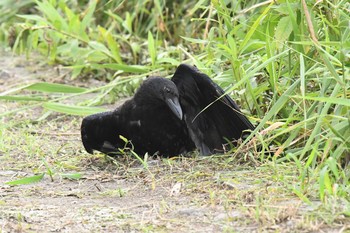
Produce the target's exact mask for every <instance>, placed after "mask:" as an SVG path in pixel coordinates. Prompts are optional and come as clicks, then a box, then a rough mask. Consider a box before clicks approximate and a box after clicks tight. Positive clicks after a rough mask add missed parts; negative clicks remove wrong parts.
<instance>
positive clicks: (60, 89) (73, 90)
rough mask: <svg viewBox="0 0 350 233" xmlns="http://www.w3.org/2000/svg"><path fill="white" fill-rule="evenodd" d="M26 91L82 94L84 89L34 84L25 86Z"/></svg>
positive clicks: (56, 84) (54, 84) (41, 83)
mask: <svg viewBox="0 0 350 233" xmlns="http://www.w3.org/2000/svg"><path fill="white" fill-rule="evenodd" d="M24 89H27V90H31V91H41V92H54V93H82V92H85V91H86V89H85V88H82V87H73V86H69V85H65V84H58V83H46V82H40V83H34V84H32V85H29V86H27V87H26V88H24Z"/></svg>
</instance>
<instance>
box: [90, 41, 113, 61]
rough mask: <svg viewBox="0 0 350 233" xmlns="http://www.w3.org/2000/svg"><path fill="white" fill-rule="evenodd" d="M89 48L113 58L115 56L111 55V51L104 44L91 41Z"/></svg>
mask: <svg viewBox="0 0 350 233" xmlns="http://www.w3.org/2000/svg"><path fill="white" fill-rule="evenodd" d="M89 46H90V47H91V48H93V49H95V50H97V51H99V52H101V53H104V54H106V55H107V56H109V57H111V58H113V55H112V53H111V51H109V49H108V48H107V47H106V46H105V45H104V44H102V43H100V42H97V41H90V42H89Z"/></svg>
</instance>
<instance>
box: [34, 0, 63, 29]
mask: <svg viewBox="0 0 350 233" xmlns="http://www.w3.org/2000/svg"><path fill="white" fill-rule="evenodd" d="M36 4H37V6H38V8H39V10H40V11H41V12H42V13H44V14H45V15H46V17H47V18H48V19H49V20H50V22H51V24H52V25H53V26H54V27H55V28H56V29H58V30H67V29H68V24H67V22H66V21H65V18H63V17H62V16H61V15H60V13H59V12H58V10H57V9H56V8H55V7H54V6H53V5H52V4H51V3H50V2H49V1H47V0H44V1H36Z"/></svg>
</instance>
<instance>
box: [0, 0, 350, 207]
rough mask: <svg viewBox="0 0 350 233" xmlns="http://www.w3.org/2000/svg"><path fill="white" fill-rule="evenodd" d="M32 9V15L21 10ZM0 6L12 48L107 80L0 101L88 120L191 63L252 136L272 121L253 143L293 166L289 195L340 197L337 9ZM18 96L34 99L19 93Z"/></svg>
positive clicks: (341, 89) (344, 14) (344, 58)
mask: <svg viewBox="0 0 350 233" xmlns="http://www.w3.org/2000/svg"><path fill="white" fill-rule="evenodd" d="M4 2H6V1H4ZM30 4H35V6H36V8H35V9H36V10H35V12H34V13H32V12H26V11H25V10H23V8H25V7H26V6H28V5H30ZM0 9H10V11H11V12H12V13H11V14H10V15H8V17H7V18H6V20H7V21H9V20H13V21H14V22H16V24H15V31H16V32H17V39H16V41H15V42H14V43H13V49H14V50H15V51H17V52H20V53H21V52H27V54H30V52H31V51H38V52H41V53H42V54H44V55H47V56H48V59H49V62H50V63H59V64H62V65H65V66H67V67H69V68H70V69H71V71H72V78H73V79H74V78H80V77H82V76H84V75H86V74H91V73H92V74H94V75H95V76H96V77H105V79H107V81H109V84H107V85H106V86H104V87H101V88H95V89H91V90H86V89H82V88H76V87H71V86H70V87H66V86H62V85H56V84H43V83H37V84H33V85H31V86H25V87H19V88H15V89H13V90H9V91H7V92H6V93H2V94H1V95H0V98H1V99H6V100H21V101H39V102H40V103H43V104H42V106H43V107H46V108H47V109H49V110H52V111H58V112H64V113H68V114H89V113H91V112H95V110H96V111H100V110H101V109H95V110H93V109H90V108H89V107H88V106H89V105H96V104H99V103H100V102H101V101H100V100H102V99H103V98H102V97H104V96H106V95H108V94H114V93H116V89H117V92H119V93H120V92H123V93H127V94H131V93H132V92H133V91H134V88H135V87H136V86H137V85H138V83H139V80H140V78H143V77H145V76H146V75H149V74H151V72H157V73H159V72H161V73H163V74H165V73H171V72H168V70H169V69H172V70H173V69H174V66H176V65H178V64H179V63H181V62H188V63H192V64H195V65H196V66H197V67H198V68H199V69H201V70H202V71H204V72H205V73H207V74H208V75H209V76H211V77H213V78H214V79H215V81H216V82H217V83H219V84H220V85H221V86H222V87H223V88H225V89H226V90H227V93H229V94H230V95H232V96H233V98H234V99H235V100H237V102H238V103H239V105H240V106H241V107H242V109H243V111H244V112H246V113H250V115H252V116H255V117H254V118H253V117H252V118H251V119H253V120H254V121H255V122H256V124H257V125H258V126H257V128H256V130H255V133H258V132H259V131H261V130H262V129H263V128H267V127H268V126H271V127H273V126H276V125H278V127H275V128H274V130H272V131H269V132H267V133H265V134H263V135H261V137H260V138H261V140H262V141H263V142H264V143H262V147H263V149H265V150H268V149H269V148H267V145H272V146H273V147H274V148H275V154H274V158H273V159H275V160H276V162H281V163H282V162H284V161H286V160H292V161H294V162H295V163H296V164H299V166H298V167H297V169H298V171H299V174H300V185H298V186H296V187H291V190H293V192H294V193H295V194H296V195H298V196H299V197H300V198H301V199H303V200H305V201H307V200H308V198H309V195H311V193H312V192H311V191H310V190H314V189H315V190H317V192H318V196H319V198H320V199H321V200H324V201H326V200H327V197H328V196H329V195H333V196H342V197H346V198H349V195H350V194H349V190H348V188H346V187H347V186H348V185H349V178H348V177H349V174H348V173H349V171H348V170H347V169H346V168H344V166H345V162H344V161H345V160H349V157H350V152H349V151H350V143H349V142H350V120H349V119H350V111H349V108H350V106H349V97H350V80H349V74H350V28H349V26H348V23H349V21H350V16H349V14H348V9H349V3H348V2H347V1H335V2H330V1H322V2H320V1H318V2H314V1H307V2H306V8H305V6H304V5H303V1H301V2H299V1H293V0H292V1H277V2H275V1H266V2H259V1H248V2H246V1H224V0H213V1H211V2H209V1H205V0H202V1H198V2H193V1H180V2H176V3H175V2H172V1H160V0H155V1H140V0H133V1H107V2H106V1H94V0H91V1H89V3H88V4H83V3H79V1H77V2H75V1H73V2H70V1H64V0H61V1H47V0H43V1H36V2H35V3H32V2H31V1H28V2H27V3H26V4H25V3H23V5H12V6H11V7H10V8H9V5H8V4H7V5H6V4H4V3H3V2H2V4H0ZM15 14H17V17H15ZM0 22H2V30H1V32H2V33H3V35H5V34H6V33H7V34H9V33H8V32H9V30H10V29H9V28H7V30H6V27H7V26H9V25H8V24H7V23H5V18H0ZM0 38H2V39H3V40H5V39H4V36H1V37H0ZM24 90H26V91H32V92H33V91H35V92H34V93H38V92H39V93H42V94H40V95H35V96H34V95H31V96H26V95H25V94H23V91H24ZM49 90H50V91H49ZM48 92H49V94H47V93H48ZM91 92H99V93H101V94H100V96H101V98H99V97H98V98H97V99H98V100H91V101H87V102H83V103H77V104H76V105H77V106H68V105H66V104H64V103H62V101H63V100H65V99H67V98H73V97H75V96H77V95H82V94H86V93H91ZM44 93H45V94H44ZM50 93H53V94H55V95H56V96H55V95H51V94H50ZM58 93H59V94H60V95H61V96H57V94H58ZM240 149H242V148H238V150H237V151H238V152H239V151H240ZM259 158H261V156H259Z"/></svg>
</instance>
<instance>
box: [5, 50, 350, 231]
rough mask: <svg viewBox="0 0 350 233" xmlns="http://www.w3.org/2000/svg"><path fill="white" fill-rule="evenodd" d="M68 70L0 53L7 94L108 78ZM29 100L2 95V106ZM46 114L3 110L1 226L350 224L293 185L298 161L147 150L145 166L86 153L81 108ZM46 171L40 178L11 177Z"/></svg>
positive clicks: (284, 227)
mask: <svg viewBox="0 0 350 233" xmlns="http://www.w3.org/2000/svg"><path fill="white" fill-rule="evenodd" d="M66 74H68V72H67V71H65V70H64V69H61V68H59V67H50V66H46V65H44V62H41V61H40V60H38V59H33V58H30V59H29V60H26V59H25V57H23V56H15V55H12V54H11V53H10V52H2V53H1V55H0V95H3V94H4V93H6V92H8V91H11V90H14V88H16V87H17V86H19V85H22V84H24V83H29V82H34V81H48V82H61V83H62V82H63V83H68V84H74V85H79V86H85V87H86V86H98V85H100V83H99V82H97V81H93V80H90V81H89V82H88V83H86V82H83V81H81V80H70V78H69V77H68V76H67V75H66ZM1 93H2V94H1ZM86 98H87V97H86ZM26 105H27V103H26V102H10V101H3V100H1V102H0V111H1V112H0V114H2V113H5V112H9V111H11V110H16V109H19V108H23V107H25V106H26ZM46 113H47V112H46V111H45V110H43V109H42V108H41V107H40V106H36V107H30V108H28V109H24V110H22V111H17V112H15V113H14V114H6V115H4V116H1V124H2V125H1V127H0V129H1V132H0V137H1V138H0V232H349V229H350V221H349V219H348V218H346V217H344V215H341V214H334V213H339V210H338V209H335V210H332V209H330V210H329V209H326V210H325V209H324V207H322V205H321V203H319V202H318V201H316V199H315V201H313V202H312V203H309V204H305V203H304V202H302V201H301V200H300V199H299V198H298V197H297V195H295V194H294V193H293V192H292V189H293V184H294V185H295V186H297V185H298V184H297V183H296V182H297V177H298V173H297V171H296V170H297V169H295V167H293V165H291V164H287V165H283V164H282V165H278V166H277V165H273V164H270V163H267V164H261V165H259V166H257V165H254V166H253V165H252V164H251V163H249V162H246V163H241V162H240V160H238V159H235V158H232V157H231V156H222V157H219V156H218V157H207V158H203V157H198V156H196V155H192V156H189V157H181V158H174V159H159V158H154V159H149V161H148V168H145V167H144V166H142V165H141V164H140V163H139V162H138V161H137V160H135V159H132V158H129V157H128V158H120V159H118V160H112V159H109V158H106V157H104V156H103V155H100V154H95V155H89V154H87V153H86V152H85V151H84V150H83V147H82V145H81V142H80V134H79V127H80V122H81V119H82V117H76V116H65V115H63V114H57V113H52V114H50V115H47V116H46V118H43V120H41V121H38V119H40V118H42V116H43V115H45V114H46ZM43 172H44V173H45V176H44V178H43V179H42V180H41V181H39V182H36V183H32V184H27V185H18V186H11V185H8V184H6V182H8V181H13V180H16V179H20V178H23V177H30V176H33V175H35V174H41V173H43ZM67 173H69V174H80V175H81V177H80V178H79V179H67V178H65V177H66V176H65V174H67ZM50 174H51V176H52V178H51V177H50ZM278 176H283V177H284V179H282V180H284V182H281V181H280V180H281V179H276V177H278ZM293 182H295V183H293Z"/></svg>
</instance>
